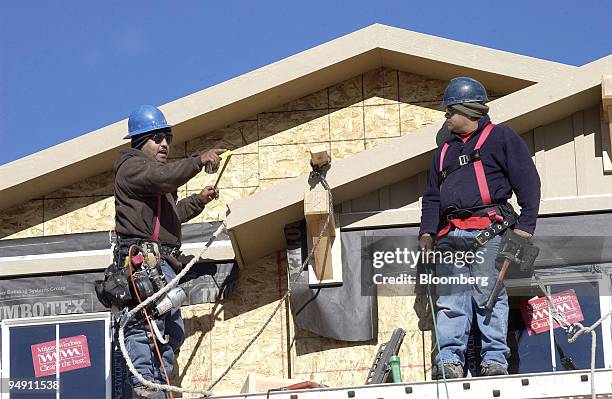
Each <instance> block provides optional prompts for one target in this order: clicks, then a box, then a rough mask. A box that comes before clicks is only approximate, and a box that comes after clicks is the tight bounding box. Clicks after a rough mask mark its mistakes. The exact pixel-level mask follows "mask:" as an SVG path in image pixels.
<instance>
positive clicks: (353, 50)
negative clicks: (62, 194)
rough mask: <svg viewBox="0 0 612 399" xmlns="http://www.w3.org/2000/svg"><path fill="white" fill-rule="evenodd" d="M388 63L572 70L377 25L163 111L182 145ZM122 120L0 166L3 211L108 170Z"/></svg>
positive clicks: (433, 68)
mask: <svg viewBox="0 0 612 399" xmlns="http://www.w3.org/2000/svg"><path fill="white" fill-rule="evenodd" d="M380 66H389V67H393V68H397V69H400V70H404V71H407V72H414V73H421V74H425V75H427V76H432V77H436V78H439V79H448V78H451V77H454V76H457V75H461V74H469V75H472V76H474V77H477V78H478V79H481V80H482V81H483V83H485V85H487V86H488V87H489V88H490V89H495V90H500V91H503V92H507V91H513V90H518V89H521V88H524V87H527V86H529V85H530V84H533V83H534V82H540V81H543V80H545V79H554V78H556V77H559V76H564V75H565V74H568V73H570V72H572V71H574V70H575V69H576V67H573V66H569V65H563V64H559V63H555V62H551V61H546V60H540V59H537V58H532V57H526V56H522V55H517V54H512V53H508V52H504V51H499V50H494V49H489V48H485V47H481V46H476V45H473V44H468V43H461V42H457V41H453V40H449V39H443V38H439V37H435V36H430V35H425V34H422V33H416V32H410V31H406V30H403V29H398V28H393V27H389V26H385V25H380V24H374V25H371V26H369V27H366V28H364V29H361V30H358V31H356V32H353V33H350V34H348V35H346V36H343V37H340V38H338V39H335V40H332V41H330V42H328V43H325V44H322V45H320V46H317V47H314V48H312V49H310V50H306V51H303V52H301V53H299V54H296V55H294V56H291V57H288V58H286V59H283V60H281V61H278V62H275V63H273V64H270V65H267V66H265V67H262V68H259V69H257V70H255V71H252V72H249V73H246V74H244V75H241V76H238V77H236V78H234V79H230V80H228V81H226V82H223V83H220V84H218V85H215V86H212V87H210V88H207V89H205V90H202V91H199V92H196V93H194V94H191V95H188V96H186V97H183V98H180V99H177V100H175V101H172V102H170V103H167V104H165V105H162V106H161V109H162V110H163V112H164V114H165V115H166V118H167V119H168V121H169V123H171V124H172V125H174V126H175V140H176V142H177V143H182V142H184V141H187V140H189V139H192V138H195V137H197V136H201V135H203V134H206V133H207V132H210V131H213V130H215V129H218V128H221V127H223V126H227V125H229V124H231V123H234V122H237V121H239V120H241V119H244V118H247V117H249V116H252V115H254V114H257V113H259V112H262V111H264V110H266V109H271V108H274V107H276V106H279V105H281V104H283V103H286V102H288V101H291V100H293V99H296V98H300V97H302V96H304V95H307V94H309V93H313V92H315V91H317V90H320V89H323V88H325V87H329V86H331V85H333V84H335V83H338V82H341V81H342V80H345V79H348V78H350V77H352V76H355V75H358V74H360V73H363V72H366V71H368V70H372V69H375V68H377V67H380ZM126 130H127V120H125V119H124V120H122V121H119V122H116V123H113V124H111V125H109V126H106V127H104V128H101V129H98V130H96V131H93V132H91V133H87V134H85V135H83V136H80V137H77V138H75V139H72V140H69V141H67V142H65V143H62V144H59V145H56V146H54V147H51V148H48V149H46V150H43V151H40V152H38V153H36V154H33V155H30V156H27V157H24V158H21V159H18V160H16V161H14V162H10V163H8V164H5V165H2V166H0V209H3V208H6V207H8V206H11V205H15V204H18V203H21V202H24V201H27V200H29V199H32V198H36V197H40V196H42V195H44V194H46V193H48V192H51V191H53V190H55V189H58V188H60V187H64V186H66V185H69V184H73V183H76V182H78V181H80V180H83V179H85V178H88V177H91V176H95V175H96V174H99V173H102V172H104V171H107V170H110V169H112V164H113V161H114V159H115V157H116V154H117V152H118V151H119V150H120V149H121V148H123V147H124V146H125V145H126V143H125V141H124V140H123V139H122V138H123V136H124V135H125V132H126Z"/></svg>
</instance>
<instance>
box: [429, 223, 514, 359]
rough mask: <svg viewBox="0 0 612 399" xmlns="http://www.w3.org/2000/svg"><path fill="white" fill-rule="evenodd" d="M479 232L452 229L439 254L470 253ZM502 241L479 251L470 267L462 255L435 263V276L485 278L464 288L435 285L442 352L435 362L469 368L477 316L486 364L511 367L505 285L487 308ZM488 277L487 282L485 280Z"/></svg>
mask: <svg viewBox="0 0 612 399" xmlns="http://www.w3.org/2000/svg"><path fill="white" fill-rule="evenodd" d="M478 233H479V230H460V229H453V230H451V231H450V232H449V233H448V235H446V236H444V237H442V238H440V239H439V240H438V242H437V250H438V251H443V252H444V251H453V253H455V254H456V253H457V251H459V252H461V251H467V250H469V248H470V246H471V244H472V243H473V239H474V237H475V236H476V235H477V234H478ZM500 241H501V237H500V236H496V237H494V238H493V239H491V240H490V241H488V242H487V243H486V244H485V246H484V247H480V248H479V249H478V250H477V254H478V252H479V253H480V256H477V257H475V258H474V259H471V260H473V261H472V262H471V263H467V262H465V261H464V260H463V261H462V260H461V259H460V258H459V257H456V256H455V257H454V259H452V260H450V259H443V261H442V262H437V263H436V270H435V273H436V276H437V277H460V276H462V275H463V276H465V277H470V276H471V277H481V279H479V280H476V281H475V282H472V283H470V282H468V283H466V284H463V285H444V284H441V285H438V286H436V294H437V295H438V299H437V301H436V322H437V332H438V340H439V343H440V352H439V353H438V354H437V355H436V359H435V362H436V364H444V363H458V364H461V365H464V364H465V350H466V347H467V342H468V337H469V334H470V328H471V326H472V319H473V315H474V314H475V315H476V322H477V325H478V328H479V330H480V333H481V336H482V351H481V357H482V362H481V365H482V366H486V365H488V364H491V363H499V364H501V365H502V366H504V367H506V368H507V367H508V362H507V360H506V359H507V358H508V357H509V355H510V349H509V348H508V345H507V344H506V334H507V332H508V294H507V293H506V288H505V287H504V288H503V289H502V291H501V293H500V295H499V297H498V299H497V301H496V302H495V305H494V307H493V309H492V310H491V311H487V310H486V309H485V308H484V305H485V303H486V301H487V299H488V297H489V293H490V292H491V290H492V289H493V286H494V284H495V279H496V277H497V274H498V270H497V268H496V260H495V258H496V256H497V252H498V250H499V245H500ZM485 279H486V282H485Z"/></svg>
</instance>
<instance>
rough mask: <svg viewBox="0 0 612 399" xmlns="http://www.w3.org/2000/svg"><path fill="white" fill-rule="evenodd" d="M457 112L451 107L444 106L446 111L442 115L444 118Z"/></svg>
mask: <svg viewBox="0 0 612 399" xmlns="http://www.w3.org/2000/svg"><path fill="white" fill-rule="evenodd" d="M456 113H457V111H455V110H454V109H452V108H446V113H445V114H444V117H445V118H446V119H449V118H450V117H451V116H453V115H455V114H456Z"/></svg>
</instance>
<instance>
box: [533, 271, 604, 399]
mask: <svg viewBox="0 0 612 399" xmlns="http://www.w3.org/2000/svg"><path fill="white" fill-rule="evenodd" d="M534 277H535V279H536V282H537V284H538V286H539V287H540V290H541V291H542V292H543V293H544V295H545V296H546V300H547V301H548V304H549V305H550V309H551V310H552V311H553V317H554V318H555V320H556V321H557V323H559V325H560V326H561V328H563V329H564V330H565V331H566V333H568V334H571V336H568V338H567V342H569V343H570V344H573V343H574V342H576V339H578V337H579V336H581V335H582V334H584V333H590V334H591V398H592V399H595V398H596V397H597V394H596V393H595V355H596V351H595V349H596V347H597V334H596V333H595V329H596V328H597V327H598V326H599V325H600V324H601V323H602V322H603V321H604V320H605V319H606V318H608V317H609V316H610V315H612V310H611V311H609V312H608V313H606V314H605V315H603V316H601V317H600V318H599V320H597V321H596V322H595V323H593V324H592V325H591V326H590V327H585V326H583V325H582V324H580V323H573V324H570V323H569V322H567V318H566V317H565V314H563V313H559V312H556V311H555V310H554V309H555V308H554V306H553V302H552V298H551V297H550V295H548V292H546V289H545V287H544V285H543V284H542V281H541V280H540V278H539V277H538V275H537V274H534ZM575 327H578V329H577V330H575V331H574V328H575ZM550 328H552V326H550ZM568 330H571V331H569V332H568Z"/></svg>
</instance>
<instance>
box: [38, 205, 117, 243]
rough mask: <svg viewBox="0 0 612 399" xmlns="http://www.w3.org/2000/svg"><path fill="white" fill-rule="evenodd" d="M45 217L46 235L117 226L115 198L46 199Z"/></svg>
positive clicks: (110, 228) (109, 228)
mask: <svg viewBox="0 0 612 399" xmlns="http://www.w3.org/2000/svg"><path fill="white" fill-rule="evenodd" d="M44 219H45V221H44V225H43V227H44V232H45V235H58V234H72V233H81V232H84V231H108V230H112V229H114V228H115V198H114V197H76V198H58V199H45V204H44Z"/></svg>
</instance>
